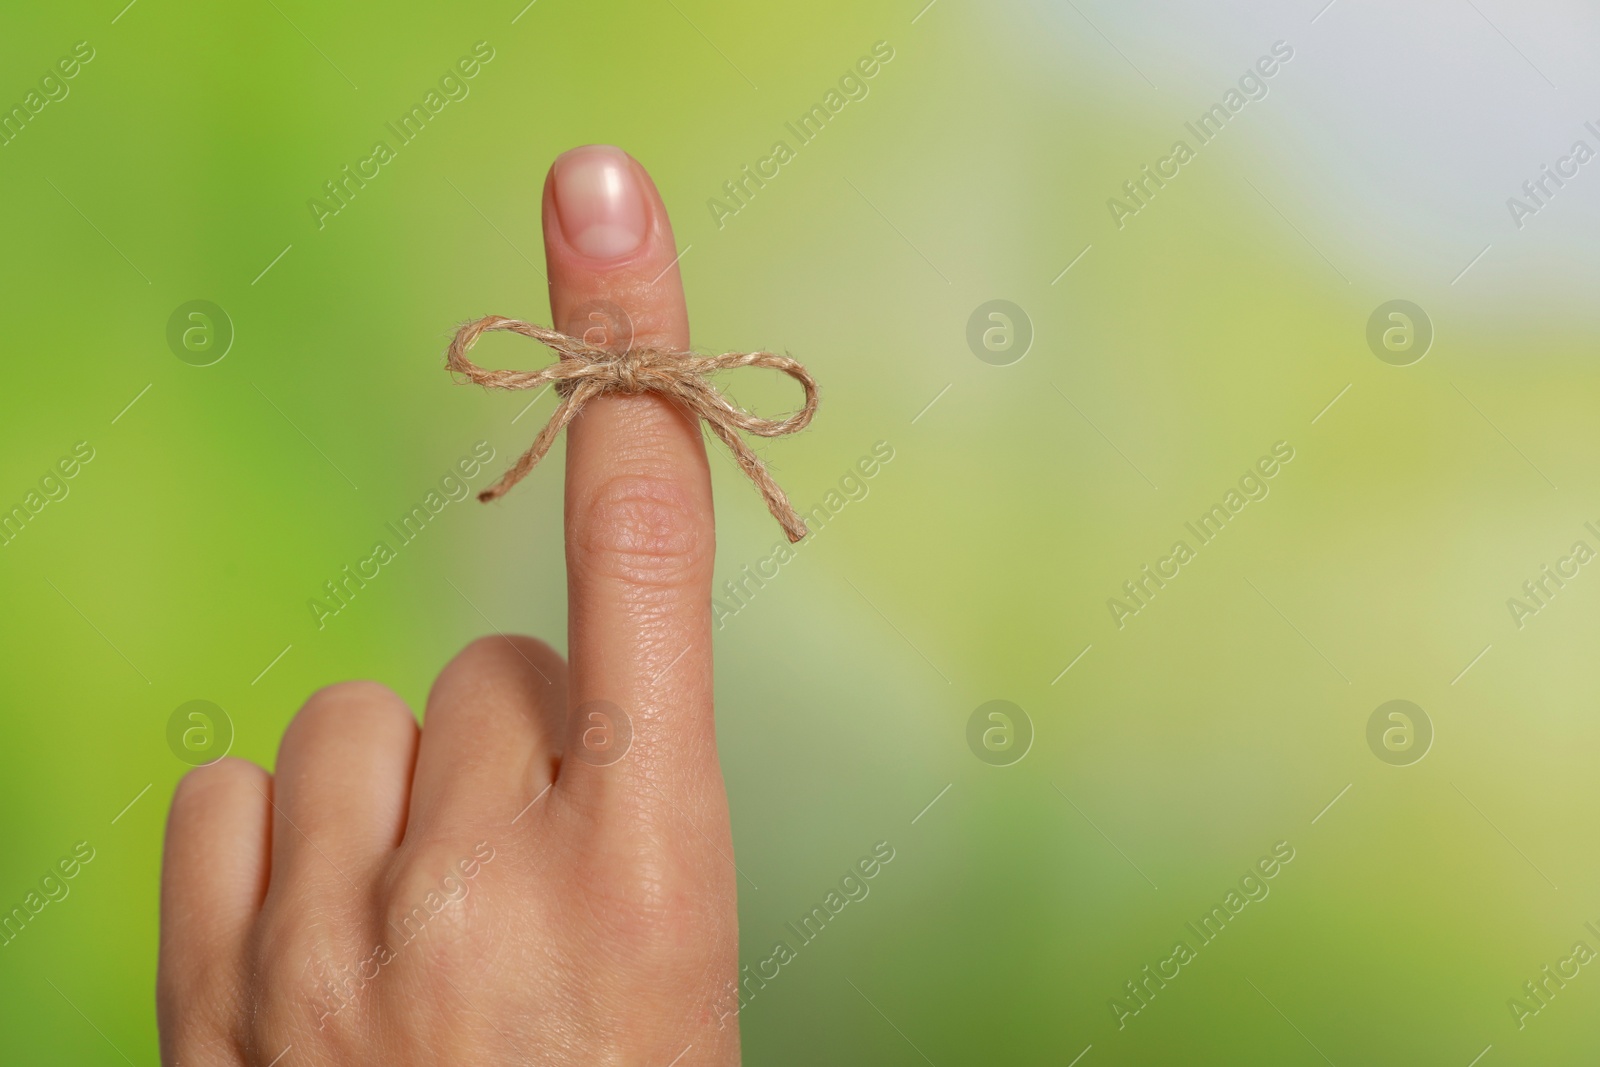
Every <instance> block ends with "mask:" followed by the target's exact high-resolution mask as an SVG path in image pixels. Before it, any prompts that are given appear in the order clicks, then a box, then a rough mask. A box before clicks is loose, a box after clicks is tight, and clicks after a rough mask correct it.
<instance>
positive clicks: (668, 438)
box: [544, 147, 722, 799]
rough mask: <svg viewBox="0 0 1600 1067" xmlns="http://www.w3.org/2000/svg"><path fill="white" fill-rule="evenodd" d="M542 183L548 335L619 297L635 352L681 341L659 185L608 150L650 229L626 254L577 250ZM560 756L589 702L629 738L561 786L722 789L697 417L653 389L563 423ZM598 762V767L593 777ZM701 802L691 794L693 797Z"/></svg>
mask: <svg viewBox="0 0 1600 1067" xmlns="http://www.w3.org/2000/svg"><path fill="white" fill-rule="evenodd" d="M595 151H596V149H595V148H593V147H590V148H584V149H576V150H574V151H573V152H569V153H567V154H566V155H564V156H563V157H561V158H560V159H558V160H557V161H556V163H555V165H554V166H553V167H552V168H551V174H550V177H549V178H548V179H547V180H546V182H545V189H544V232H545V258H546V262H547V264H548V266H549V276H550V302H551V309H552V312H553V314H554V318H555V322H556V324H557V328H558V329H561V330H563V331H565V332H573V331H577V332H578V333H580V334H581V333H583V332H584V331H585V330H586V329H589V328H590V327H591V325H592V322H591V319H590V318H589V317H588V312H589V310H590V309H591V308H592V306H593V304H594V302H596V301H610V302H611V303H613V304H615V305H618V306H620V307H621V308H622V309H623V311H624V312H625V313H626V315H627V316H628V318H629V319H630V320H631V323H632V334H633V338H632V343H633V344H634V346H636V347H660V348H675V349H683V348H687V347H688V344H689V320H688V312H687V309H686V307H685V304H684V297H683V285H682V281H681V279H680V277H679V274H678V268H677V266H676V264H675V263H674V259H675V258H676V256H677V248H676V244H675V242H674V239H673V235H672V227H671V224H670V223H669V221H668V219H667V213H666V208H665V207H664V206H663V205H662V203H661V199H660V196H659V194H658V193H657V192H656V188H655V184H654V183H653V182H652V181H651V180H650V177H649V175H648V174H646V173H645V171H644V168H643V167H641V166H640V165H639V164H638V162H637V161H635V160H633V159H632V158H631V157H628V156H626V155H625V154H623V153H620V152H618V151H617V150H615V149H612V150H610V151H611V152H615V153H616V154H617V157H618V158H620V159H621V160H622V161H624V165H625V166H626V167H627V168H628V169H629V172H630V175H631V178H632V180H633V181H634V182H636V183H637V187H638V189H639V190H640V191H641V193H642V200H643V211H644V222H645V236H644V239H643V242H642V244H640V246H639V247H638V248H637V249H635V250H634V251H632V252H627V253H624V254H621V255H617V256H612V257H609V258H598V257H596V256H592V255H587V254H585V252H584V251H583V250H582V249H581V248H580V247H578V246H576V245H575V243H574V240H573V237H574V235H572V234H569V233H568V232H567V229H568V228H570V220H569V224H568V227H567V228H564V226H563V210H564V209H566V208H569V207H570V205H568V204H564V203H562V202H561V187H562V186H563V184H564V183H563V182H562V180H561V175H562V173H563V168H564V167H567V166H570V165H572V164H573V161H574V159H575V158H576V159H578V160H579V161H580V162H581V161H582V159H583V154H585V153H593V152H595ZM566 538H567V591H568V604H569V607H568V643H569V646H570V656H571V670H570V686H571V695H570V702H571V705H572V709H573V712H574V718H573V722H572V726H571V728H570V729H569V733H568V746H569V753H571V752H572V750H573V749H574V748H575V747H576V746H578V745H580V744H582V742H583V739H584V737H585V735H586V733H587V732H588V731H590V730H591V729H592V721H591V719H590V718H589V717H588V716H587V715H585V714H584V713H583V708H584V705H585V704H586V703H587V702H589V701H596V700H604V701H609V702H610V703H612V704H614V705H616V706H617V707H618V708H620V709H622V712H623V714H624V715H626V716H627V718H628V720H629V723H630V725H631V729H632V735H633V738H632V747H631V749H630V750H629V751H628V753H627V755H626V757H625V758H624V759H622V760H621V761H620V762H618V763H616V764H614V765H610V766H606V767H603V768H595V767H593V766H592V765H591V764H590V763H587V762H584V761H582V760H574V759H572V758H568V759H566V760H565V761H564V762H563V779H564V780H566V781H565V783H564V784H566V785H568V787H570V788H572V789H575V790H588V791H594V792H596V793H600V792H604V791H607V790H612V789H615V788H616V787H618V786H619V785H620V784H621V783H623V782H626V781H627V780H628V779H629V778H630V777H637V776H643V777H645V778H647V779H648V780H649V781H651V782H653V783H655V784H658V785H659V786H660V787H661V788H663V789H666V790H668V791H669V792H675V793H677V794H678V796H679V797H687V796H688V795H690V794H695V793H699V792H702V791H704V790H705V789H706V788H707V786H708V785H709V786H711V787H713V788H714V789H715V791H716V792H718V793H720V792H721V789H722V784H721V776H720V771H719V770H718V769H717V763H716V741H715V731H714V720H713V715H712V695H711V694H712V689H711V575H712V562H713V557H714V555H715V550H716V536H715V530H714V526H713V512H712V502H711V476H710V471H709V469H708V468H707V465H706V452H705V446H704V443H703V440H702V438H701V435H700V428H699V426H698V424H697V423H696V422H695V421H693V420H692V419H690V418H689V417H688V416H687V415H685V414H684V412H683V411H681V410H680V409H679V408H678V407H677V406H676V405H674V404H673V403H672V402H670V401H668V400H666V399H664V398H662V397H660V396H657V395H654V394H646V395H642V396H616V395H613V396H604V397H600V398H598V399H596V400H594V401H592V402H591V403H590V404H589V405H588V406H587V407H586V408H585V409H584V411H583V414H582V415H581V416H579V418H578V419H576V420H575V421H574V422H573V424H572V426H571V427H570V428H569V429H568V444H567V483H566ZM596 770H601V771H604V772H605V773H599V774H597V773H591V772H593V771H596ZM696 799H698V798H696Z"/></svg>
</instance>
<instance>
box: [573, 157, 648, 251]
mask: <svg viewBox="0 0 1600 1067" xmlns="http://www.w3.org/2000/svg"><path fill="white" fill-rule="evenodd" d="M555 172H556V180H555V198H556V218H558V219H559V220H560V221H561V233H562V235H563V236H565V237H566V239H567V243H568V244H570V245H571V246H572V247H573V248H575V249H577V251H578V252H579V254H581V255H585V256H590V257H592V258H594V259H615V258H616V257H618V256H624V255H627V254H628V253H629V252H632V251H633V250H634V249H636V248H638V247H639V246H640V245H641V244H643V243H644V238H645V230H646V228H647V226H648V222H649V213H648V212H647V211H646V210H645V199H644V190H643V189H641V188H640V187H639V181H638V179H637V178H636V177H635V176H634V169H633V164H632V162H631V161H630V160H629V159H628V154H627V153H626V152H624V151H623V150H622V149H620V148H613V147H611V146H610V145H600V144H596V145H585V146H584V147H582V148H574V149H573V150H572V151H570V152H567V153H564V154H563V155H562V156H561V158H559V159H557V160H556V164H555Z"/></svg>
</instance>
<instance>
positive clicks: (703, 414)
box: [445, 315, 817, 541]
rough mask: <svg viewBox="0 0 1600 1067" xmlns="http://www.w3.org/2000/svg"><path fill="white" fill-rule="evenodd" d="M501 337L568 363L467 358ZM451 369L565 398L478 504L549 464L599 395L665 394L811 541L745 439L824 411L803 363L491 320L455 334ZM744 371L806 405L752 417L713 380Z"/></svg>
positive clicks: (792, 529) (781, 430) (488, 382)
mask: <svg viewBox="0 0 1600 1067" xmlns="http://www.w3.org/2000/svg"><path fill="white" fill-rule="evenodd" d="M495 330H506V331H510V332H511V333H517V334H521V335H522V336H523V337H529V338H532V339H533V340H535V341H538V342H539V343H540V344H542V345H544V346H545V347H547V348H550V349H551V350H553V351H554V352H555V353H556V354H557V355H559V356H560V357H561V358H560V359H558V360H557V361H556V362H554V363H552V364H550V365H549V366H547V367H544V368H542V369H540V370H537V371H519V370H490V369H486V368H483V367H479V366H478V365H477V364H475V363H473V362H472V360H470V359H468V358H467V353H468V352H469V351H471V349H472V346H473V345H474V344H476V343H477V341H478V338H479V337H481V336H482V335H483V334H485V333H489V332H491V331H495ZM445 366H446V367H448V368H449V370H450V372H451V374H453V375H455V376H456V377H457V380H462V379H464V380H466V381H469V382H473V383H475V384H477V385H481V386H483V387H484V388H486V389H537V388H539V387H541V386H545V385H549V386H552V387H554V389H555V390H556V392H557V393H558V394H559V395H560V396H561V398H562V400H561V404H560V406H559V407H557V408H556V410H555V413H554V414H553V415H551V416H550V421H549V422H548V423H547V424H546V425H545V427H544V429H543V430H541V431H539V436H538V437H536V438H534V441H533V444H532V445H530V446H529V447H528V450H527V451H526V452H524V453H523V454H522V455H521V457H519V458H518V460H517V461H516V463H514V464H512V466H511V468H510V469H509V470H507V471H506V473H505V474H503V475H502V476H501V477H500V480H499V481H498V482H496V483H495V484H494V485H491V486H490V487H489V488H487V489H485V490H484V491H483V492H481V493H479V494H478V499H479V500H483V501H489V500H495V499H497V498H499V497H501V496H503V495H505V493H506V491H507V490H509V489H510V488H511V487H512V486H514V485H516V484H517V483H518V482H519V481H521V480H522V479H523V477H525V476H526V475H527V473H528V472H529V471H531V470H532V469H533V468H534V466H535V465H536V464H538V462H539V460H541V459H543V458H544V455H545V453H546V452H548V451H549V450H550V446H551V445H552V444H554V443H555V439H556V436H557V435H558V434H560V432H561V431H562V430H563V429H564V428H565V427H566V425H567V424H568V423H569V422H571V421H572V419H573V418H574V417H575V416H576V415H577V414H578V412H579V411H581V410H582V409H583V406H584V405H585V404H587V403H588V402H589V401H590V400H592V399H594V398H595V397H597V396H603V395H605V394H606V393H620V394H624V395H628V396H638V395H640V394H643V393H658V394H660V395H662V396H665V397H667V398H669V399H673V400H677V401H679V402H680V403H682V404H683V405H684V406H685V407H687V408H688V409H689V410H690V411H691V412H692V413H693V414H694V415H695V416H696V417H697V418H700V419H704V420H705V421H706V423H707V424H708V425H710V427H711V429H712V431H713V432H714V433H715V434H716V435H717V437H718V438H719V439H720V440H721V441H722V442H723V443H724V444H726V445H727V446H728V448H729V450H730V451H732V452H733V458H734V460H735V461H736V462H737V463H738V464H739V468H740V469H741V470H743V471H744V472H745V474H747V475H748V476H749V477H750V480H751V481H753V482H754V483H755V485H756V488H757V489H758V490H760V492H761V495H762V497H763V499H765V500H766V502H767V509H768V510H769V511H771V512H772V515H773V517H774V518H776V519H777V520H778V522H779V523H780V524H782V526H783V529H784V532H785V533H786V534H788V536H789V540H790V541H798V540H800V539H801V538H802V537H804V536H805V535H806V526H805V523H804V522H802V521H801V519H800V516H799V515H798V514H796V513H795V510H794V507H793V506H792V505H791V504H790V503H789V498H788V497H787V496H785V495H784V492H783V490H782V489H781V488H779V487H778V484H777V483H776V482H775V481H773V480H772V476H771V475H770V474H769V473H767V468H766V465H765V464H764V463H762V462H761V460H760V458H759V457H758V456H757V455H756V454H755V453H754V452H753V451H752V450H751V449H750V446H749V445H747V444H745V442H744V440H743V439H742V438H740V437H739V435H738V432H736V431H742V432H744V433H750V434H755V435H756V436H758V437H782V436H784V435H785V434H791V433H796V432H798V431H800V430H803V429H805V428H806V426H808V425H810V423H811V418H812V416H813V415H815V414H816V411H817V383H816V380H815V379H813V378H812V377H811V373H810V372H809V371H808V370H806V368H805V366H804V365H803V364H801V363H800V362H799V361H798V360H794V359H790V358H789V357H787V356H780V355H777V354H775V353H772V352H725V353H723V354H722V355H720V356H700V355H696V354H695V353H693V352H679V351H674V350H671V349H660V348H632V347H629V348H628V349H627V350H626V351H623V352H614V351H612V350H610V349H606V348H601V347H599V346H597V345H592V344H590V343H589V342H587V341H584V340H583V339H582V338H578V337H572V336H570V335H568V334H564V333H562V332H560V331H559V330H552V329H549V328H548V327H545V326H538V325H535V324H534V323H531V322H523V321H521V320H520V319H508V318H505V317H504V316H501V315H488V316H485V317H484V318H481V319H478V320H477V321H475V322H469V323H466V324H465V325H463V326H462V327H461V328H460V329H458V330H457V331H456V335H455V337H454V338H453V339H452V340H451V342H450V349H449V351H448V353H447V354H446V356H445ZM740 367H768V368H771V369H773V370H777V371H781V372H782V373H784V374H787V375H789V377H791V378H793V379H794V380H795V381H797V382H799V383H800V386H801V388H802V389H803V390H804V391H805V404H804V405H803V406H802V407H801V409H800V410H799V411H797V412H795V413H794V414H793V415H790V416H788V417H787V418H784V419H780V420H773V419H764V418H761V417H760V416H757V415H754V414H752V413H751V412H748V411H745V410H744V409H743V408H741V407H739V406H738V405H736V404H734V403H732V402H731V401H729V400H728V398H727V397H726V396H724V395H723V394H722V392H721V390H719V389H718V388H717V387H716V386H715V385H713V384H712V383H711V381H710V379H709V378H707V375H709V374H713V373H716V372H717V371H723V370H734V369H737V368H740Z"/></svg>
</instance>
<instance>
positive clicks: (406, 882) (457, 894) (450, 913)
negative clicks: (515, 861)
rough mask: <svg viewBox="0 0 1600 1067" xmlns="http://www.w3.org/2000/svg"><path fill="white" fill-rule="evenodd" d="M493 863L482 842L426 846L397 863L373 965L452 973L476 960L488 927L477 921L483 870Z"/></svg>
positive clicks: (482, 920) (488, 847)
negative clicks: (399, 962) (400, 964)
mask: <svg viewBox="0 0 1600 1067" xmlns="http://www.w3.org/2000/svg"><path fill="white" fill-rule="evenodd" d="M493 859H494V849H493V847H492V846H491V845H489V843H488V842H487V841H482V842H479V843H478V844H477V845H475V846H468V845H465V844H461V843H459V842H450V843H444V842H438V843H433V842H430V843H427V844H423V845H421V846H419V847H417V848H416V849H414V850H411V851H409V852H408V853H407V854H405V855H404V856H403V857H401V858H400V860H399V861H398V862H397V863H396V865H395V867H394V869H393V872H392V874H391V876H390V878H389V879H388V885H387V887H386V891H385V894H384V896H385V899H384V902H383V913H384V920H385V925H384V930H383V933H384V936H383V941H382V943H381V944H380V945H379V946H378V948H377V950H376V951H377V955H378V957H379V960H378V962H379V963H380V964H382V965H387V964H389V963H391V962H394V961H396V960H403V961H405V963H404V965H403V969H412V968H418V967H420V968H423V969H431V968H434V967H441V966H442V967H446V968H449V969H456V968H457V967H465V966H467V965H470V964H471V963H472V962H473V961H474V960H477V959H480V958H481V957H482V954H483V950H484V949H485V948H486V945H485V944H484V939H485V938H488V937H490V936H492V924H491V923H490V922H489V921H488V920H487V919H485V918H482V917H480V916H481V912H480V904H481V901H480V900H479V893H480V891H481V885H482V883H483V882H484V880H485V879H484V876H483V874H484V869H485V867H486V865H487V864H489V863H491V862H492V861H493Z"/></svg>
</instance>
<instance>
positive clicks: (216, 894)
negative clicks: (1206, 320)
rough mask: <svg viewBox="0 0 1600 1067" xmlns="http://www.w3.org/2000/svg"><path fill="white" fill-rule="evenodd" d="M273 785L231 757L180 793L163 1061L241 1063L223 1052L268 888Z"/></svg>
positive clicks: (160, 991) (170, 833) (189, 779)
mask: <svg viewBox="0 0 1600 1067" xmlns="http://www.w3.org/2000/svg"><path fill="white" fill-rule="evenodd" d="M272 784H273V783H272V776H271V775H270V774H268V773H267V772H266V771H264V770H262V769H261V768H260V767H258V766H256V765H255V764H254V763H250V762H248V761H246V760H241V759H231V758H230V759H222V760H218V761H217V762H216V763H212V764H208V765H206V766H204V767H197V768H195V769H194V770H192V771H190V772H189V773H188V774H186V775H185V776H184V777H183V780H182V781H181V782H179V783H178V788H177V790H176V791H175V792H174V793H173V797H172V808H171V810H170V811H169V812H168V815H167V837H166V848H165V851H164V852H163V854H162V864H161V954H160V962H159V964H158V967H157V973H156V1009H157V1015H158V1018H159V1020H160V1024H161V1026H160V1028H161V1056H162V1062H163V1063H190V1062H194V1063H233V1062H238V1061H237V1060H234V1059H231V1058H229V1057H228V1056H227V1055H226V1054H224V1053H223V1052H221V1051H219V1050H221V1049H224V1048H226V1047H229V1046H232V1045H233V1044H234V1043H235V1042H236V1040H237V1038H238V1034H237V1033H236V1032H235V1023H236V1020H235V1019H234V1018H233V1013H234V1010H235V1007H236V1004H237V1002H238V999H239V998H240V996H241V993H242V990H243V988H244V984H245V975H244V963H245V956H246V946H247V945H248V943H249V937H250V929H251V926H252V925H253V924H254V922H255V920H256V917H257V915H258V914H259V913H260V910H261V902H262V900H263V898H264V897H265V896H266V893H267V876H268V868H269V855H270V848H271V830H272V806H271V801H270V799H269V798H270V797H271V796H272ZM202 1049H206V1050H209V1051H208V1052H207V1053H206V1055H208V1056H209V1057H210V1058H198V1057H199V1056H200V1050H202Z"/></svg>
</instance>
